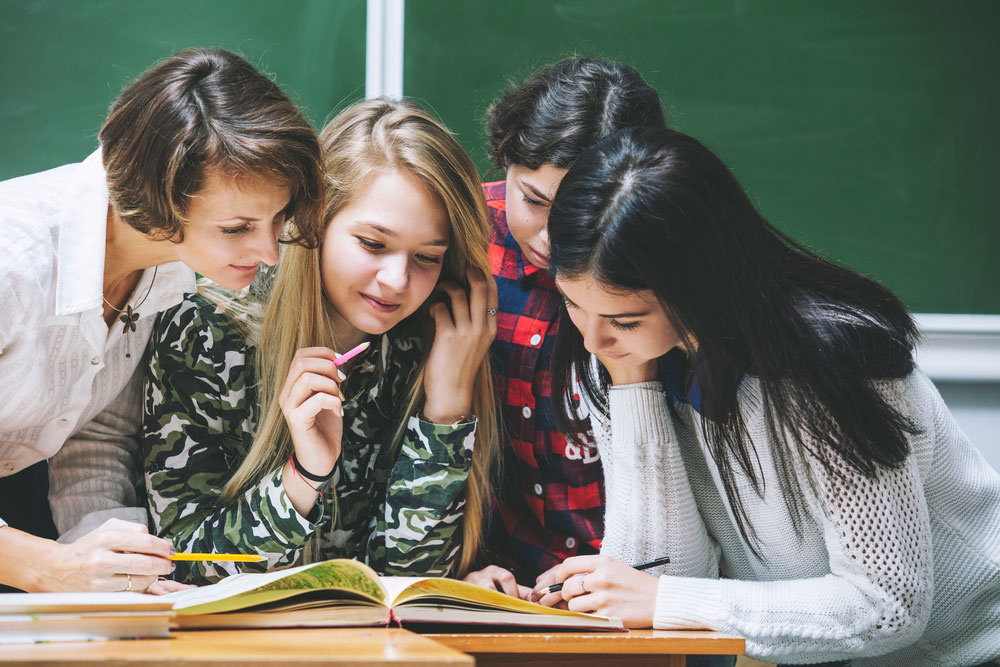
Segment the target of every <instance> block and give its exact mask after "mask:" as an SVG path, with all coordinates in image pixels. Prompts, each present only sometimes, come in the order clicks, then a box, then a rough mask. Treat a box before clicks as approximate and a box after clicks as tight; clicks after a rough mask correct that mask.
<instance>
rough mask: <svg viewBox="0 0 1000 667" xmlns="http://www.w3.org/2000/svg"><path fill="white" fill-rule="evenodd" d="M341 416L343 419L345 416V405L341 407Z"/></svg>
mask: <svg viewBox="0 0 1000 667" xmlns="http://www.w3.org/2000/svg"><path fill="white" fill-rule="evenodd" d="M340 416H341V417H343V416H344V406H343V405H341V406H340Z"/></svg>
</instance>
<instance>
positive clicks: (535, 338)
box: [528, 334, 542, 347]
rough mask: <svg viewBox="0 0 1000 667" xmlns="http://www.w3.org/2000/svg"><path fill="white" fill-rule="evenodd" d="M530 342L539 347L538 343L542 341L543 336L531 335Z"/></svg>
mask: <svg viewBox="0 0 1000 667" xmlns="http://www.w3.org/2000/svg"><path fill="white" fill-rule="evenodd" d="M528 342H529V343H531V344H532V345H533V346H535V347H537V346H538V344H539V343H541V342H542V337H541V336H540V335H539V334H535V335H534V336H532V337H531V340H530V341H528Z"/></svg>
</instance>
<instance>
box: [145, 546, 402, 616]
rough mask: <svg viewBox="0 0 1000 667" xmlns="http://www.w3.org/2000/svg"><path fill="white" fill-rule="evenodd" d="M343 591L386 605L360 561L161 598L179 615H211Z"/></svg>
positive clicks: (251, 576)
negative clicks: (320, 592) (319, 592)
mask: <svg viewBox="0 0 1000 667" xmlns="http://www.w3.org/2000/svg"><path fill="white" fill-rule="evenodd" d="M317 590H340V591H348V592H350V593H353V594H356V595H360V596H362V597H364V598H366V599H369V600H371V601H372V602H375V603H378V604H383V605H384V604H385V602H386V600H387V599H388V598H387V596H386V592H385V589H384V588H383V587H382V584H381V583H380V582H379V579H378V575H377V574H376V573H375V571H374V570H372V569H371V568H370V567H368V566H367V565H365V564H364V563H360V562H358V561H354V560H349V559H346V558H340V559H335V560H328V561H324V562H322V563H313V564H311V565H300V566H299V567H293V568H289V569H287V570H277V571H274V572H265V573H247V572H244V573H242V574H235V575H233V576H231V577H226V578H225V579H223V580H222V581H220V582H218V583H215V584H212V585H210V586H202V587H200V588H194V589H191V590H186V591H177V592H175V593H169V594H167V595H163V596H161V597H162V598H163V599H166V600H169V601H171V602H173V604H174V610H175V611H176V612H177V613H178V614H212V613H218V612H224V611H233V610H236V609H245V608H247V607H253V606H256V605H260V604H266V603H269V602H276V601H278V600H283V599H285V598H289V597H293V596H295V595H298V594H300V593H304V592H308V591H317Z"/></svg>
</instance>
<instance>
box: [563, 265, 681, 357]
mask: <svg viewBox="0 0 1000 667" xmlns="http://www.w3.org/2000/svg"><path fill="white" fill-rule="evenodd" d="M556 285H557V286H558V287H559V290H560V291H561V292H562V294H563V297H564V298H565V300H566V310H567V312H568V313H569V317H570V319H571V320H573V324H574V325H575V326H576V328H577V329H578V330H579V331H580V335H582V336H583V344H584V346H585V347H586V348H587V351H588V352H590V353H591V354H594V355H596V356H597V357H598V359H600V360H601V361H602V362H604V363H605V365H607V364H608V363H613V364H622V365H633V366H637V365H641V364H645V363H647V362H651V361H654V360H656V359H659V358H660V357H662V356H663V355H664V354H666V353H667V352H669V351H670V350H671V349H673V348H674V347H676V346H677V345H680V344H681V339H680V337H679V336H678V335H677V331H676V330H675V329H674V326H673V325H672V324H671V323H670V320H669V319H668V318H667V311H666V309H665V308H664V307H663V304H661V303H660V302H659V300H658V299H657V298H656V296H655V295H654V294H653V292H652V291H651V290H641V291H626V292H623V291H621V290H617V289H614V288H612V287H609V286H608V285H605V284H603V283H599V282H597V281H596V280H594V279H593V278H592V277H591V276H589V275H588V276H584V277H582V278H577V279H573V280H564V279H561V278H556Z"/></svg>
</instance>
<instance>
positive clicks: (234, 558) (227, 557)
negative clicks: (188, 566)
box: [168, 553, 264, 563]
mask: <svg viewBox="0 0 1000 667" xmlns="http://www.w3.org/2000/svg"><path fill="white" fill-rule="evenodd" d="M168 559H169V560H220V561H221V560H224V561H230V562H235V563H259V562H261V561H262V560H264V557H263V556H258V555H257V554H199V553H186V554H185V553H176V554H174V555H173V556H169V557H168Z"/></svg>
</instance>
